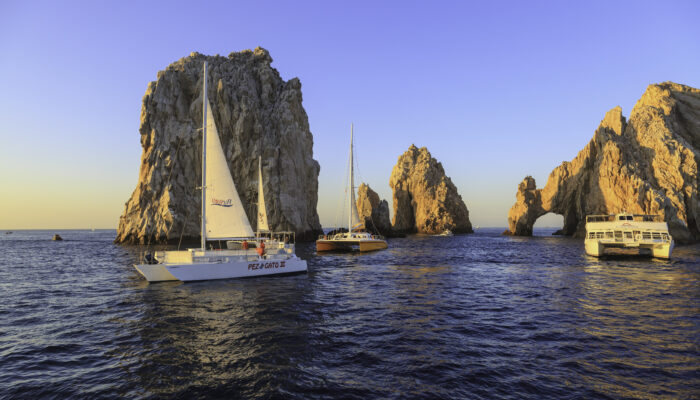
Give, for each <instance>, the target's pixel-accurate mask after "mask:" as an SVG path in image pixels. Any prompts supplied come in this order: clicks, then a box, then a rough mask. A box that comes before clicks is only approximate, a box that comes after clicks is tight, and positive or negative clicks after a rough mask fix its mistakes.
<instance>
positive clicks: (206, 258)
mask: <svg viewBox="0 0 700 400" xmlns="http://www.w3.org/2000/svg"><path fill="white" fill-rule="evenodd" d="M203 82H204V84H203V91H202V108H203V110H202V119H203V122H202V125H203V127H202V130H203V133H202V140H203V143H202V222H201V226H202V234H201V236H202V240H201V248H196V249H187V250H177V251H175V250H174V251H157V252H155V255H154V256H153V257H146V260H145V262H144V263H142V264H138V265H134V267H136V270H137V271H138V272H139V273H141V275H143V276H144V277H145V278H146V280H148V281H149V282H158V281H174V280H180V281H200V280H210V279H228V278H241V277H249V276H258V275H273V274H288V273H295V272H303V271H306V270H307V267H306V261H304V260H302V259H300V258H298V257H297V256H296V255H295V253H294V244H293V241H294V240H293V239H294V234H293V233H291V232H282V233H278V234H269V227H268V223H267V213H266V210H265V198H264V194H263V191H262V168H261V161H258V179H259V181H260V182H259V189H258V190H259V193H258V232H261V231H265V232H268V234H267V235H266V236H263V235H261V234H259V235H258V236H257V237H256V236H255V235H254V234H253V230H252V228H251V226H250V222H249V221H248V217H247V216H246V213H245V210H244V209H243V205H242V204H241V199H240V198H239V197H238V193H237V192H236V186H235V185H234V183H233V178H232V177H231V172H230V170H229V167H228V163H227V162H226V156H225V155H224V151H223V149H222V148H221V142H220V140H219V133H218V131H217V129H216V124H215V123H214V115H213V114H212V111H211V107H210V105H209V100H208V98H207V63H206V62H205V63H204V77H203ZM207 239H210V240H217V241H220V240H226V241H227V247H228V248H227V249H217V250H214V249H210V250H207V248H206V245H207ZM290 239H291V242H292V243H289V241H290ZM249 242H250V244H249ZM253 247H255V248H253Z"/></svg>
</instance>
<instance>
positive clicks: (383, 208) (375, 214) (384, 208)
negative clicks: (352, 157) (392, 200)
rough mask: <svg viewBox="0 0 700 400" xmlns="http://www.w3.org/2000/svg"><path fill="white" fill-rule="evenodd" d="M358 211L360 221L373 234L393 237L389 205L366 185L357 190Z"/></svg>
mask: <svg viewBox="0 0 700 400" xmlns="http://www.w3.org/2000/svg"><path fill="white" fill-rule="evenodd" d="M357 211H358V213H359V215H360V221H363V222H364V224H365V228H366V229H367V230H369V231H371V232H374V233H379V234H381V235H385V236H393V229H392V227H391V221H390V219H389V203H387V201H386V200H380V199H379V195H378V194H377V192H375V191H374V190H372V188H370V187H369V185H367V184H366V183H363V184H361V185H360V187H359V188H358V189H357Z"/></svg>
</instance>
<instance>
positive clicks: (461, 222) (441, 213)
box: [389, 145, 473, 234]
mask: <svg viewBox="0 0 700 400" xmlns="http://www.w3.org/2000/svg"><path fill="white" fill-rule="evenodd" d="M389 186H391V188H392V190H393V192H394V222H393V227H394V231H396V232H404V233H413V232H418V233H431V234H435V233H440V232H442V231H444V230H445V229H450V230H451V231H452V232H454V233H471V232H473V231H472V224H471V222H469V211H468V210H467V206H466V205H465V204H464V201H463V200H462V197H461V196H460V195H459V193H457V188H456V187H455V185H454V184H453V183H452V180H451V179H450V178H448V177H447V176H446V175H445V170H444V169H443V168H442V164H440V163H439V162H438V161H437V160H436V159H434V158H432V157H431V155H430V152H428V149H427V148H425V147H421V148H420V149H418V148H417V147H416V146H415V145H411V147H409V148H408V151H406V152H405V153H403V154H402V155H401V156H400V157H399V160H398V162H397V163H396V165H395V166H394V169H393V170H392V172H391V179H390V180H389Z"/></svg>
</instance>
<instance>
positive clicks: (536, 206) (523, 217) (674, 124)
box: [508, 82, 700, 242]
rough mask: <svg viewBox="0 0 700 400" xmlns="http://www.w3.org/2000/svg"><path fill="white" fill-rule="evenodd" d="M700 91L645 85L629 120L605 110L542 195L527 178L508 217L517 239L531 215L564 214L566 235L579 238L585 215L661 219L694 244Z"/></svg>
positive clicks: (699, 229)
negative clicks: (620, 214) (628, 214)
mask: <svg viewBox="0 0 700 400" xmlns="http://www.w3.org/2000/svg"><path fill="white" fill-rule="evenodd" d="M699 161H700V90H698V89H694V88H691V87H688V86H684V85H679V84H675V83H671V82H666V83H661V84H657V85H649V87H648V88H647V90H646V92H645V93H644V95H643V96H642V98H641V99H640V100H639V101H638V102H637V104H636V105H635V106H634V108H633V109H632V113H631V114H630V118H629V121H626V120H625V117H623V116H622V110H621V108H620V107H615V108H613V109H612V110H610V111H608V113H607V114H606V115H605V118H604V119H603V121H602V122H601V123H600V126H599V127H598V129H597V130H596V131H595V134H594V135H593V139H591V141H590V142H589V143H588V144H587V145H586V147H584V148H583V150H581V151H580V152H579V153H578V155H577V156H576V158H574V159H573V160H572V161H571V162H563V163H562V164H561V165H560V166H559V167H557V168H555V169H554V170H553V171H552V173H551V174H550V175H549V179H548V181H547V184H546V185H545V187H544V188H543V189H536V187H535V180H534V179H532V178H531V177H526V178H525V180H524V181H523V182H522V183H521V184H520V185H519V187H518V193H517V201H516V203H515V205H513V207H512V208H511V209H510V213H509V214H508V226H509V229H510V231H511V233H513V234H516V235H531V234H532V226H533V224H534V223H535V220H537V218H538V217H540V216H542V215H544V214H546V213H548V212H553V213H557V214H561V215H563V216H564V227H563V231H564V233H565V234H568V235H574V236H577V237H582V236H583V235H584V234H585V224H586V221H585V217H586V215H588V214H608V213H617V212H621V211H627V212H632V213H640V214H641V213H644V214H660V215H662V216H663V217H664V219H665V220H666V222H668V225H669V229H670V233H671V235H672V236H673V237H674V239H675V240H676V241H678V242H695V241H698V240H700V196H699V193H698V185H699V184H700V181H699V179H700V175H699V174H698V162H699Z"/></svg>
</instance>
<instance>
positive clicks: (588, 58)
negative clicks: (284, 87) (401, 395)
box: [0, 0, 700, 229]
mask: <svg viewBox="0 0 700 400" xmlns="http://www.w3.org/2000/svg"><path fill="white" fill-rule="evenodd" d="M699 17H700V2H697V1H663V2H661V1H630V2H615V1H586V2H569V1H513V2H507V1H489V2H486V1H479V2H466V1H464V2H459V1H455V2H441V1H430V2H429V1H420V2H413V1H396V2H389V1H384V2H383V1H367V2H364V1H347V2H334V1H318V2H310V1H301V0H299V1H278V2H269V1H246V2H242V1H225V2H215V1H203V2H195V1H162V2H151V1H134V2H130V1H83V2H76V1H60V2H59V1H46V2H43V1H14V0H9V1H8V0H3V1H1V2H0V187H1V188H2V189H1V190H0V229H22V228H27V229H34V228H48V229H60V228H116V226H117V223H118V219H119V216H120V215H121V213H122V212H123V210H124V203H125V202H126V201H127V199H128V198H129V197H130V195H131V193H132V191H133V190H134V188H135V186H136V182H137V180H138V170H139V163H140V156H141V146H140V142H139V140H140V136H139V132H138V127H139V116H140V109H141V98H142V96H143V94H144V92H145V90H146V87H147V85H148V83H149V82H150V81H153V80H155V79H156V74H157V72H158V71H159V70H162V69H164V68H165V67H166V66H167V65H168V64H170V63H172V62H174V61H176V60H178V59H179V58H181V57H184V56H187V55H189V54H190V52H192V51H198V52H200V53H204V54H211V55H213V54H221V55H228V54H229V53H230V52H232V51H240V50H243V49H252V48H255V47H256V46H262V47H264V48H266V49H267V50H269V51H270V54H271V56H272V58H273V59H274V61H273V63H272V66H273V67H275V68H276V69H277V70H278V71H279V72H280V74H281V75H282V77H283V78H284V79H285V80H288V79H290V78H293V77H299V79H300V80H301V82H302V93H303V96H304V103H303V105H304V108H305V109H306V112H307V114H308V116H309V123H310V126H311V132H312V133H313V135H314V154H313V157H314V158H315V159H316V160H318V161H319V163H320V164H321V174H320V176H319V203H318V212H319V215H320V217H321V223H322V224H323V225H324V226H331V225H334V222H335V221H336V215H337V207H338V204H339V203H340V201H341V198H342V196H343V188H342V184H343V182H344V181H345V179H344V174H345V170H346V162H345V160H346V159H347V149H348V140H349V137H348V136H349V132H350V123H351V122H353V123H354V124H355V145H356V151H357V153H356V157H357V163H358V165H359V171H358V172H359V176H358V177H357V178H356V181H357V182H358V183H359V182H367V183H369V184H370V186H371V187H372V188H373V189H375V190H376V191H377V192H378V193H379V194H380V196H381V197H382V198H385V199H387V200H388V201H389V202H390V204H391V189H390V188H389V176H390V174H391V170H392V167H393V166H394V164H395V163H396V160H397V158H398V156H399V155H400V154H401V153H403V152H404V151H405V150H406V149H407V148H408V147H409V146H410V145H411V144H412V143H414V144H416V145H417V146H419V147H421V146H427V147H428V149H429V150H430V152H431V153H432V155H433V157H435V158H437V159H438V160H439V161H440V162H442V164H443V166H444V167H445V170H446V172H447V175H448V176H450V177H451V178H452V180H453V182H454V183H455V184H456V185H457V188H458V189H459V192H460V194H461V195H462V198H463V199H464V201H465V202H466V204H467V207H468V208H469V211H470V218H471V221H472V224H474V225H480V226H503V227H505V226H506V225H507V214H508V210H509V208H510V206H511V205H512V204H513V202H514V201H515V192H516V189H517V184H518V183H519V182H520V181H521V180H522V179H523V177H524V176H525V175H532V176H534V177H535V179H536V180H537V183H538V187H542V186H543V185H544V184H545V183H546V179H547V176H548V175H549V172H550V171H551V170H552V169H553V168H555V167H556V166H557V165H559V163H561V162H562V161H564V160H571V159H572V158H573V157H574V156H575V155H576V153H577V152H578V151H579V150H580V149H581V148H583V147H584V146H585V144H586V143H587V142H588V141H589V140H590V139H591V137H592V136H593V132H594V130H595V129H596V127H597V126H598V124H599V122H600V120H601V119H602V118H603V116H604V115H605V112H606V111H608V110H609V109H611V108H613V107H615V106H617V105H620V106H622V109H623V113H624V114H625V115H626V116H628V115H629V112H630V110H631V108H632V106H633V105H634V103H635V102H636V100H637V99H638V98H639V97H640V96H641V95H642V93H643V92H644V90H645V89H646V87H647V85H649V84H651V83H658V82H663V81H669V80H670V81H674V82H678V83H683V84H686V85H690V86H693V87H700V24H698V18H699ZM556 221H557V219H556V218H553V219H547V218H546V217H544V218H543V219H542V222H541V223H544V224H546V223H548V222H551V223H552V224H556Z"/></svg>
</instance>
